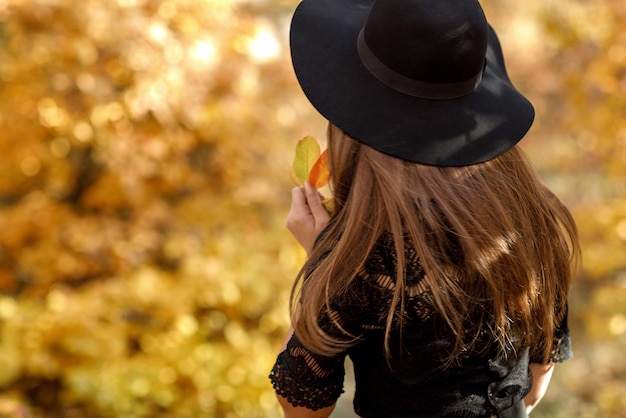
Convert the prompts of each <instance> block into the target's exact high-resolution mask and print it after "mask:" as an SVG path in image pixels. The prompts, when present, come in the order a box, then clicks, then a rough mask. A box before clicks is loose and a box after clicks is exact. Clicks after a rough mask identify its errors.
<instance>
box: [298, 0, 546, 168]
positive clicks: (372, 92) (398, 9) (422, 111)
mask: <svg viewBox="0 0 626 418" xmlns="http://www.w3.org/2000/svg"><path fill="white" fill-rule="evenodd" d="M290 42H291V55H292V60H293V65H294V69H295V72H296V76H297V78H298V81H299V82H300V85H301V87H302V89H303V90H304V93H305V94H306V96H307V97H308V99H309V100H310V102H311V103H312V104H313V106H314V107H315V108H316V109H317V110H318V111H319V112H320V113H321V114H322V115H323V116H324V117H325V118H326V119H328V120H329V121H330V122H331V123H333V124H334V125H336V126H338V127H339V128H340V129H342V130H343V131H344V132H346V133H347V134H348V135H350V136H351V137H353V138H354V139H356V140H358V141H360V142H363V143H365V144H367V145H369V146H371V147H373V148H375V149H377V150H379V151H381V152H384V153H386V154H390V155H392V156H395V157H399V158H402V159H406V160H410V161H415V162H418V163H423V164H429V165H437V166H462V165H470V164H476V163H480V162H484V161H487V160H490V159H492V158H494V157H497V156H498V155H501V154H503V153H504V152H506V151H507V150H509V149H510V148H511V147H513V146H514V145H515V144H516V143H517V142H519V140H520V139H522V137H523V136H524V135H525V134H526V132H527V131H528V129H530V126H531V125H532V122H533V119H534V109H533V106H532V105H531V104H530V102H529V101H528V100H527V99H526V98H525V97H524V96H523V95H522V94H520V93H519V92H518V91H517V90H516V89H515V87H514V86H513V84H512V83H511V81H510V80H509V77H508V75H507V73H506V70H505V67H504V58H503V56H502V50H501V47H500V43H499V41H498V38H497V36H496V33H495V32H494V30H493V28H492V27H491V26H490V25H489V24H488V23H487V20H486V18H485V15H484V12H483V10H482V8H481V6H480V5H479V4H478V2H477V1H475V0H304V1H302V2H301V3H300V5H299V6H298V7H297V9H296V11H295V14H294V16H293V20H292V23H291V34H290Z"/></svg>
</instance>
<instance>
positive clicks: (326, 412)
mask: <svg viewBox="0 0 626 418" xmlns="http://www.w3.org/2000/svg"><path fill="white" fill-rule="evenodd" d="M296 316H297V313H296ZM292 335H293V327H290V328H289V332H288V333H287V337H286V338H285V342H284V343H283V346H282V348H281V349H280V351H284V350H286V349H287V343H288V342H289V340H291V337H292ZM276 398H277V399H278V403H279V404H280V407H281V408H282V409H283V413H284V414H285V418H328V417H329V416H330V414H331V413H332V412H333V410H334V409H335V404H332V405H331V406H328V407H326V408H321V409H318V410H317V411H313V410H312V409H308V408H303V407H296V406H293V405H292V404H290V403H289V401H287V399H286V398H284V397H282V396H280V395H278V394H276Z"/></svg>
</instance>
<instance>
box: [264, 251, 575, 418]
mask: <svg viewBox="0 0 626 418" xmlns="http://www.w3.org/2000/svg"><path fill="white" fill-rule="evenodd" d="M385 248H388V247H387V246H386V245H382V244H381V245H379V246H378V247H377V250H376V251H375V252H374V253H373V255H372V256H371V257H370V260H369V262H368V264H367V266H366V268H365V270H364V271H362V272H360V273H359V275H358V278H357V279H356V280H355V281H354V282H353V285H352V288H351V289H350V292H348V293H346V296H345V297H344V298H342V300H340V301H336V302H335V303H334V304H332V305H331V308H332V309H333V310H332V311H331V312H330V314H329V315H331V316H332V317H333V319H335V320H337V321H339V322H340V324H341V327H343V328H344V329H345V330H346V331H348V332H350V333H351V334H352V335H360V336H361V337H360V339H359V341H358V343H357V344H356V345H355V346H354V347H352V348H350V349H348V350H347V351H346V352H344V353H342V354H341V355H337V356H333V357H325V356H320V355H317V354H314V353H312V352H310V351H309V350H307V349H306V347H304V346H303V345H302V344H301V343H300V341H298V339H297V337H296V336H295V335H294V336H293V337H292V338H291V340H290V341H289V342H288V344H287V348H286V350H285V351H283V352H282V353H280V354H279V356H278V359H277V361H276V363H275V365H274V367H273V369H272V371H271V374H270V379H271V381H272V384H273V386H274V388H275V390H276V391H277V393H278V394H280V395H281V396H283V397H284V398H286V399H287V400H288V401H289V403H291V404H292V405H295V406H303V407H307V408H309V409H313V410H317V409H319V408H323V407H326V406H330V405H332V404H334V403H335V402H336V401H337V398H338V397H339V396H340V395H341V393H342V392H343V379H344V359H345V356H346V355H348V356H349V357H350V359H351V360H352V363H353V364H354V374H355V382H356V392H355V397H354V409H355V412H356V413H357V414H358V415H359V416H361V417H364V418H370V417H371V418H374V417H376V418H382V417H384V418H396V417H397V418H400V417H402V418H408V417H410V418H435V417H437V418H439V417H441V418H444V417H445V418H453V417H459V418H460V417H463V418H479V417H491V416H495V415H497V414H498V413H499V412H501V411H503V410H506V409H508V408H510V407H511V406H512V405H514V404H516V403H517V402H519V401H520V400H522V399H523V397H524V396H525V395H526V394H527V393H528V392H529V390H530V388H531V386H532V380H531V377H530V374H529V371H528V363H529V362H532V363H541V362H542V361H541V358H540V357H539V355H538V353H534V352H533V350H532V347H529V348H527V349H525V350H523V351H522V352H520V353H517V355H511V356H509V358H508V359H502V358H498V357H497V356H496V355H495V351H494V350H493V349H490V348H489V347H487V348H486V349H485V350H481V352H480V353H474V354H471V353H470V354H468V355H467V356H465V357H464V358H463V359H462V361H461V364H460V365H459V366H451V367H443V366H442V355H443V353H446V352H448V350H449V349H450V341H451V338H449V337H447V338H446V336H445V335H442V332H441V329H442V328H443V327H442V326H441V321H440V320H439V319H438V318H437V315H436V314H435V313H434V309H433V303H432V294H431V292H430V290H429V289H428V287H427V286H426V285H425V281H423V280H422V279H423V277H424V271H423V269H422V268H421V266H420V263H419V259H418V257H417V255H416V254H414V253H413V252H411V251H409V252H408V254H407V256H408V266H407V269H408V270H407V277H409V278H410V279H409V280H408V283H407V287H406V302H405V303H406V309H405V316H404V327H403V331H402V343H401V344H400V343H399V342H398V340H399V337H398V336H399V334H396V335H395V338H393V336H392V338H391V353H392V356H391V358H390V359H389V360H387V358H386V357H385V352H384V344H383V342H384V335H385V324H386V318H387V312H388V308H389V306H390V305H389V303H390V301H391V297H392V294H393V291H394V289H395V282H394V280H393V271H394V268H395V257H394V256H393V254H389V253H388V252H387V251H386V250H385ZM333 324H334V322H333V321H331V320H329V318H326V319H325V320H322V322H321V325H322V326H323V327H324V328H325V330H326V331H327V332H328V333H330V334H334V335H342V332H341V331H340V330H339V329H338V327H337V326H336V325H333ZM571 356H572V354H571V348H570V339H569V329H568V325H567V317H566V318H565V319H564V321H563V323H562V324H561V326H560V327H559V328H558V329H557V330H556V333H555V336H554V349H553V353H552V356H551V359H550V360H551V361H554V362H561V361H564V360H566V359H568V358H570V357H571Z"/></svg>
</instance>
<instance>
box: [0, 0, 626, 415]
mask: <svg viewBox="0 0 626 418" xmlns="http://www.w3.org/2000/svg"><path fill="white" fill-rule="evenodd" d="M483 3H484V4H483V5H484V7H485V9H486V12H487V15H488V18H489V19H490V21H491V23H492V24H493V26H494V27H495V28H496V29H497V30H498V32H499V33H500V37H501V41H502V43H503V46H504V52H505V58H506V60H507V64H508V67H509V74H510V75H511V78H512V79H513V81H514V82H515V83H516V85H517V86H518V87H519V88H520V90H522V91H523V92H524V93H525V94H526V95H528V96H529V97H530V98H531V100H532V101H533V103H534V104H535V107H536V110H537V115H538V116H537V120H536V123H535V125H534V127H533V128H532V130H531V132H530V133H529V135H528V138H527V139H526V140H525V141H524V142H523V145H524V149H525V150H526V151H527V152H528V153H529V154H530V156H531V158H532V159H533V161H534V162H535V164H536V166H537V168H538V169H539V171H540V173H541V175H542V177H543V178H544V179H545V181H546V182H547V183H548V184H549V185H550V186H551V187H552V188H553V189H554V190H555V191H556V192H557V194H558V195H559V196H560V197H562V198H563V199H564V200H565V201H566V202H567V204H568V205H569V206H570V207H571V209H572V211H573V212H574V214H575V216H576V219H577V221H578V224H579V227H580V233H581V238H582V245H583V251H584V265H583V268H582V270H581V271H580V273H579V274H578V276H577V277H576V280H575V284H574V287H573V290H572V298H571V309H570V311H571V313H570V323H571V327H572V333H573V341H574V350H575V358H574V359H572V360H570V361H568V362H566V363H565V364H564V365H561V366H558V367H557V370H556V372H555V377H554V379H553V384H552V386H551V387H550V389H549V391H548V394H547V396H546V399H545V400H544V401H543V403H542V404H541V405H540V406H539V407H538V408H537V410H536V412H534V413H533V417H538V418H541V417H543V418H547V417H555V418H556V417H558V418H572V417H583V418H587V417H598V418H600V417H611V418H613V417H624V416H626V412H625V411H626V379H625V377H626V362H624V360H623V358H624V352H626V180H625V177H626V168H625V167H626V151H625V150H626V119H625V117H626V32H624V30H623V28H624V27H625V25H624V24H625V23H626V3H624V2H623V1H622V0H527V1H524V2H516V1H513V0H500V1H498V0H485V1H484V2H483ZM296 4H297V2H296V1H295V0H179V1H174V0H169V1H168V0H164V1H156V0H81V1H74V0H0V417H11V418H14V417H16V418H34V417H50V418H53V417H54V418H61V417H63V418H65V417H67V418H83V417H84V418H99V417H115V418H117V417H120V418H122V417H124V418H143V417H172V418H185V417H215V418H221V417H226V418H231V417H243V418H249V417H250V418H254V417H278V416H280V415H279V411H278V409H277V404H276V401H275V399H274V394H273V391H272V389H271V386H270V384H269V381H268V379H267V374H268V372H269V369H270V368H271V365H272V363H273V361H274V358H275V356H276V354H277V351H278V349H279V347H280V343H281V340H282V338H283V335H284V333H285V332H286V329H287V326H288V316H287V311H288V309H287V304H288V296H289V291H290V287H291V283H292V280H293V278H294V276H295V274H296V272H297V270H298V267H299V265H300V264H301V263H302V261H303V259H304V254H303V253H302V251H301V250H300V249H299V248H298V247H297V244H296V242H295V240H293V239H292V238H291V237H290V236H289V234H288V233H287V232H286V230H285V228H284V226H283V219H284V217H285V215H286V212H287V210H288V207H289V199H290V188H291V186H292V183H291V180H290V164H291V158H292V156H293V152H294V147H295V143H296V141H297V140H298V139H300V138H301V137H303V136H305V135H309V134H310V135H314V136H317V137H318V138H320V139H321V138H322V137H323V135H324V122H323V121H322V120H321V118H320V117H319V116H318V115H316V113H315V111H314V110H313V109H312V108H311V106H310V105H309V104H308V103H307V102H306V100H305V98H304V96H303V94H302V93H301V92H300V90H299V88H298V86H297V84H296V82H295V78H294V76H293V73H292V70H291V65H290V61H289V54H288V46H287V41H288V25H289V20H290V15H291V13H292V11H293V9H294V7H295V5H296ZM351 387H352V383H351V381H350V379H348V381H347V383H346V389H347V391H346V394H345V395H344V397H343V398H342V400H341V402H340V404H339V406H338V409H337V411H336V412H335V413H334V415H333V416H334V417H336V418H342V417H351V416H353V415H352V413H351V412H350V397H351V393H350V391H351Z"/></svg>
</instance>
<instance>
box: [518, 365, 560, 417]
mask: <svg viewBox="0 0 626 418" xmlns="http://www.w3.org/2000/svg"><path fill="white" fill-rule="evenodd" d="M528 368H529V369H530V373H531V375H532V377H533V387H532V388H531V389H530V392H529V393H528V395H526V397H525V398H524V403H525V404H526V413H527V414H530V411H532V410H533V408H534V407H535V406H537V404H538V403H539V401H541V399H542V398H543V395H545V394H546V390H548V385H549V384H550V379H551V378H552V372H553V371H554V363H548V364H536V363H531V364H529V365H528Z"/></svg>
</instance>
